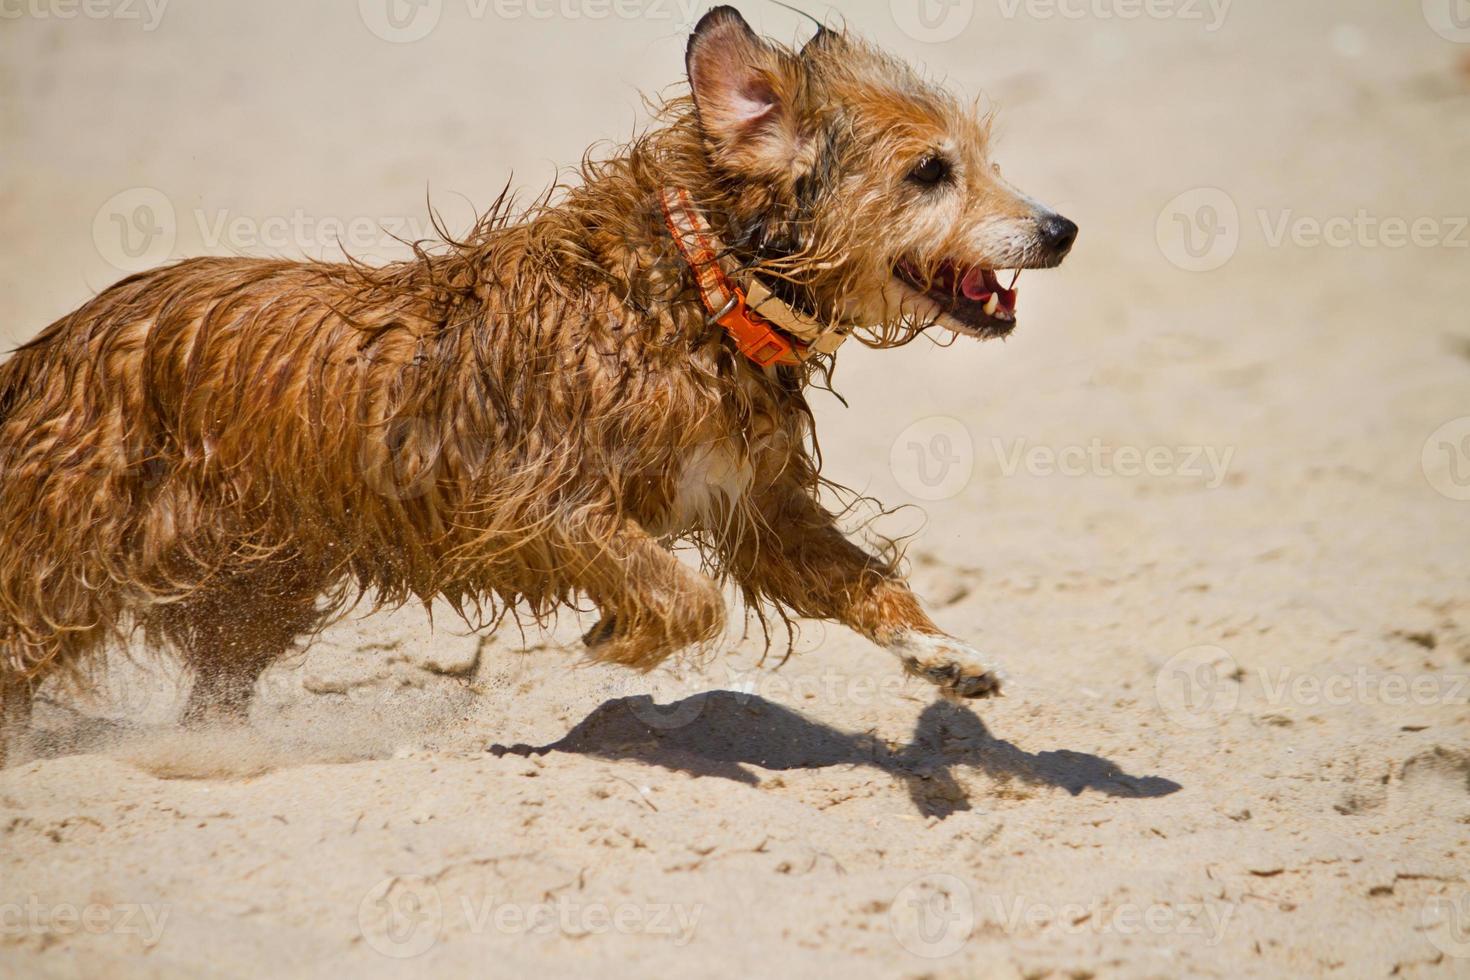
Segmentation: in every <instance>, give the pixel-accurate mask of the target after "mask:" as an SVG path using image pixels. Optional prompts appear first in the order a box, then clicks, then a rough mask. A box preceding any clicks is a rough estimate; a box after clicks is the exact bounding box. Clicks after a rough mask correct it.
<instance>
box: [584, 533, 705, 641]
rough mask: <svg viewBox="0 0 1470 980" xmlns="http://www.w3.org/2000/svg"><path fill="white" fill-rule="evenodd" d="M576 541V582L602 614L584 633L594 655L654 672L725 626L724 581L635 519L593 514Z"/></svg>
mask: <svg viewBox="0 0 1470 980" xmlns="http://www.w3.org/2000/svg"><path fill="white" fill-rule="evenodd" d="M574 540H575V541H576V542H577V543H576V544H575V545H574V546H573V550H572V554H571V555H570V556H568V558H569V560H568V562H567V564H568V566H569V567H571V568H573V569H574V570H575V571H574V584H575V586H576V587H577V588H578V589H579V590H581V591H583V592H585V593H586V594H587V595H588V596H589V597H591V599H592V601H593V602H595V603H596V604H597V607H598V610H599V612H601V614H602V618H601V620H600V621H599V622H598V623H597V625H596V626H594V627H593V628H592V629H591V630H590V631H589V632H588V633H587V635H586V636H584V637H583V638H582V641H583V642H584V643H585V644H586V645H587V647H588V650H589V652H590V653H591V654H592V656H593V657H594V658H596V659H598V660H604V661H608V662H610V663H618V664H623V665H624V666H628V667H635V668H638V669H640V670H650V669H652V668H653V667H655V666H657V665H658V664H659V663H660V662H661V661H662V660H663V659H664V658H665V657H667V656H668V655H669V654H671V653H673V652H675V651H676V650H679V649H680V648H682V647H686V646H689V645H691V644H697V643H702V642H705V641H707V640H710V639H713V638H714V637H715V636H716V635H718V634H719V632H720V630H721V629H722V628H723V627H724V624H725V602H724V598H723V597H722V596H721V594H720V588H719V586H718V585H716V584H715V582H714V581H713V580H711V579H710V578H708V577H706V576H704V575H701V574H700V573H699V572H698V571H696V570H694V569H692V568H690V567H689V566H687V565H685V564H684V563H683V562H681V561H679V560H678V559H677V558H675V557H674V555H673V554H672V553H671V552H670V551H669V550H668V549H667V548H665V547H663V546H662V545H660V544H659V543H658V542H657V541H656V540H654V539H653V538H652V537H651V536H650V535H649V534H648V533H647V532H646V531H644V530H643V528H642V527H640V526H639V525H638V523H637V522H636V521H632V520H626V519H624V520H619V519H616V518H611V517H609V518H606V519H601V518H595V517H594V518H591V519H588V520H585V521H584V522H583V523H582V524H581V526H579V528H578V529H577V532H576V535H575V538H574Z"/></svg>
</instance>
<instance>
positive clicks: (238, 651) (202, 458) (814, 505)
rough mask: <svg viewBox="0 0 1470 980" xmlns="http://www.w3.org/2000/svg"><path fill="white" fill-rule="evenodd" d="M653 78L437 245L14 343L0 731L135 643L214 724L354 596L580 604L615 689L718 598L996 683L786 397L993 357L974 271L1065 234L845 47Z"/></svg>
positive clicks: (237, 272)
mask: <svg viewBox="0 0 1470 980" xmlns="http://www.w3.org/2000/svg"><path fill="white" fill-rule="evenodd" d="M685 67H686V74H687V80H688V83H689V92H688V94H687V95H677V96H675V97H672V98H670V99H668V100H666V101H665V102H663V103H660V104H659V105H658V106H657V107H656V109H657V115H656V117H655V118H656V124H655V125H654V126H653V127H651V128H649V129H648V130H646V131H644V132H642V133H641V134H639V135H637V136H635V138H633V139H632V141H631V142H629V143H628V144H627V145H625V146H623V147H621V148H620V149H619V150H617V151H616V152H613V153H611V154H609V155H608V156H606V157H605V158H602V159H597V160H588V161H584V163H583V166H582V173H581V178H582V179H581V180H580V182H578V183H577V185H576V186H573V187H568V188H562V189H561V190H559V191H555V192H548V194H547V195H545V196H544V197H541V198H538V199H537V201H535V202H534V203H532V204H531V205H529V206H528V207H524V208H517V206H516V205H515V204H514V202H513V199H512V198H511V196H510V195H509V194H508V192H502V194H501V196H500V197H499V198H498V199H497V201H496V202H495V205H494V206H493V207H492V208H491V209H490V211H489V212H488V213H487V214H486V216H485V217H484V218H482V219H481V220H480V221H479V222H478V223H477V225H476V227H475V228H474V229H473V231H472V232H471V233H470V234H469V235H467V236H466V237H465V238H464V239H463V240H451V239H449V238H448V236H446V241H444V242H441V243H438V245H437V246H431V245H424V244H420V245H417V246H415V257H414V258H413V259H412V260H409V261H404V262H399V263H396V264H389V265H385V266H379V267H369V266H366V265H364V264H361V263H356V262H351V261H349V262H345V263H322V262H290V261H278V260H256V259H249V258H198V259H192V260H186V261H183V262H179V263H177V264H174V265H170V266H166V267H163V268H159V269H156V270H152V271H149V272H145V273H142V274H139V275H135V276H132V277H130V278H127V279H124V280H122V281H121V282H118V283H117V284H115V285H113V286H111V287H110V288H108V289H107V290H105V291H104V292H102V293H100V294H99V295H98V296H96V297H95V298H94V299H92V300H91V301H90V302H88V303H86V304H85V305H84V306H82V307H81V308H79V309H78V310H76V311H75V312H73V313H71V314H69V315H68V316H65V317H63V318H62V319H60V320H58V321H57V322H55V323H53V324H52V325H51V326H49V327H48V328H46V329H45V330H44V331H42V332H41V333H40V334H39V335H38V336H36V337H35V339H33V340H31V341H30V342H28V343H26V344H24V345H22V346H21V347H19V348H17V350H16V351H15V352H14V354H13V356H12V357H11V358H10V359H9V360H8V361H6V362H5V363H4V364H3V365H0V724H3V728H4V730H5V731H7V732H10V733H14V732H17V731H20V730H23V729H25V728H26V727H27V726H28V724H29V710H30V703H31V697H32V693H33V691H34V689H35V688H36V686H37V685H39V684H40V683H41V682H42V681H43V680H45V679H46V678H47V677H50V676H52V675H56V674H62V675H65V676H84V675H85V674H86V672H87V665H88V664H89V663H95V662H97V661H98V659H99V657H98V655H99V652H100V651H103V650H105V649H107V648H109V647H111V646H113V645H114V644H115V643H120V642H123V641H125V640H127V639H128V638H129V637H131V636H132V635H134V634H135V633H136V632H139V631H141V633H142V635H143V637H144V639H145V641H146V642H147V643H148V645H149V647H150V648H156V649H168V650H173V651H176V652H177V653H178V654H179V655H180V657H181V658H182V660H183V662H184V663H185V665H186V666H187V667H188V668H189V669H190V670H191V672H192V674H193V676H194V683H193V687H192V690H191V693H190V695H189V699H188V702H187V704H186V706H185V709H184V721H185V722H186V723H199V722H217V721H229V720H235V721H239V720H242V719H243V718H244V716H245V714H246V712H247V710H248V707H249V702H250V698H251V695H252V692H253V689H254V686H255V682H256V680H257V678H258V677H259V675H260V673H261V672H262V671H263V670H264V669H265V668H266V667H267V666H268V665H269V664H270V663H271V662H272V661H273V660H275V659H276V658H278V657H280V656H281V655H282V654H283V653H285V652H286V651H288V650H290V649H292V648H293V647H294V646H295V645H296V644H298V643H299V642H300V641H301V640H302V639H309V638H310V637H312V636H314V635H315V634H316V633H317V632H318V631H320V630H321V629H322V628H323V627H324V626H325V625H327V624H328V623H330V622H331V621H333V620H334V619H335V618H338V617H340V616H341V615H343V614H345V613H346V611H348V610H349V609H351V608H353V607H355V606H356V605H358V604H359V603H361V602H363V601H364V600H365V598H366V597H369V596H370V597H371V598H370V599H369V600H367V601H369V602H370V603H371V604H373V605H374V607H376V606H380V605H382V606H395V605H401V604H404V603H407V602H409V601H414V600H417V601H420V602H424V603H427V602H429V601H431V600H433V599H436V598H437V599H442V600H447V601H448V602H449V603H450V604H452V605H453V607H454V608H455V609H456V610H457V611H458V612H459V613H460V614H461V615H463V616H465V617H466V619H467V620H471V621H473V622H476V623H478V624H481V625H488V626H489V627H492V628H493V627H494V626H495V625H497V624H499V623H501V622H502V620H503V619H504V617H505V615H506V614H507V613H508V612H513V613H514V615H515V616H516V617H519V616H521V615H529V616H531V617H533V618H535V619H537V620H538V621H542V620H544V619H545V618H546V617H549V616H551V615H553V614H554V613H555V612H556V611H557V610H559V609H563V608H567V607H575V608H580V607H581V605H582V604H584V603H585V602H587V601H590V602H591V603H592V604H593V605H595V607H596V609H597V611H598V613H599V617H600V618H599V619H598V622H597V625H596V626H594V627H593V629H592V630H591V631H590V632H589V633H588V634H587V636H586V637H585V638H584V639H585V643H586V645H587V648H588V651H589V654H590V656H591V657H592V658H594V659H596V660H599V661H605V662H609V663H616V664H623V665H626V666H628V667H632V668H637V669H641V670H648V669H650V668H652V667H654V666H655V665H657V664H658V663H660V662H661V661H663V660H664V659H665V658H667V657H668V656H669V655H670V654H672V653H675V652H676V651H679V650H681V649H683V648H686V647H690V646H694V645H699V644H709V643H711V642H713V640H714V639H715V638H716V637H717V636H719V635H720V634H721V632H722V631H723V628H724V624H725V618H726V608H725V601H724V592H723V588H722V587H724V586H731V587H733V589H734V590H736V591H738V593H739V594H740V597H741V599H742V601H743V603H744V605H745V607H746V609H747V610H751V611H754V613H755V615H756V616H757V617H758V618H759V619H760V621H761V623H762V625H763V626H765V625H767V624H768V623H769V622H770V621H771V617H775V618H777V619H779V620H780V621H781V622H784V623H785V625H786V626H787V627H788V628H790V626H791V624H792V623H793V621H794V620H795V619H798V618H815V619H822V620H831V621H835V622H838V623H842V624H844V625H846V626H848V627H850V628H852V629H853V630H855V631H857V632H858V633H860V634H862V635H863V636H865V637H867V638H869V639H870V640H871V641H872V642H874V643H876V644H877V645H879V646H881V647H883V648H885V649H887V650H889V651H891V652H892V653H893V654H894V655H896V656H897V657H898V659H899V661H900V662H901V664H902V667H903V669H905V670H907V671H908V672H909V673H911V674H913V675H916V676H918V677H921V678H924V679H926V680H928V681H930V682H932V683H933V684H935V685H936V686H937V687H938V688H939V689H941V691H942V692H944V693H945V694H946V695H949V696H953V697H958V698H984V697H988V696H992V695H996V694H998V693H1000V691H1001V688H1002V683H1003V676H1002V673H1001V670H1000V668H999V666H998V665H997V664H996V663H995V662H994V661H993V660H991V659H990V658H988V657H987V656H985V655H984V654H982V653H981V652H979V651H977V650H975V649H974V648H972V647H971V646H969V645H968V644H966V643H964V642H962V641H961V640H959V639H956V638H954V637H952V636H950V635H948V634H946V633H945V632H943V631H942V630H941V629H939V627H938V626H936V625H935V624H934V623H933V622H932V621H931V620H930V619H929V617H928V616H927V615H926V614H925V613H924V611H923V609H922V608H921V605H920V602H919V600H918V599H917V598H916V597H915V595H914V594H913V592H912V591H911V590H910V589H909V587H908V586H907V585H906V584H905V581H904V579H903V577H902V575H901V573H900V569H899V565H900V562H899V560H898V559H897V557H896V556H895V554H894V552H895V549H892V548H888V549H879V550H880V551H881V552H882V553H881V554H874V553H870V552H869V551H868V550H865V549H863V548H860V547H858V546H857V545H855V544H854V543H852V542H851V541H849V540H848V539H847V538H846V537H845V536H844V534H843V533H842V531H841V530H840V529H839V526H838V518H837V516H836V515H835V514H834V513H833V512H832V511H831V510H829V509H828V508H827V507H826V506H824V504H823V502H822V490H823V488H824V486H826V484H824V481H823V480H822V478H821V477H820V475H819V467H818V460H819V453H818V451H817V445H816V437H815V432H814V430H813V417H812V413H811V411H810V410H809V408H808V405H807V401H806V398H805V391H806V389H807V387H808V386H809V384H812V383H813V382H820V381H821V380H822V379H823V377H824V372H829V371H830V369H831V367H832V364H833V362H834V359H835V357H836V355H837V350H838V348H839V347H840V345H841V344H842V343H843V342H844V341H845V340H847V339H850V338H855V339H857V340H858V341H859V342H861V343H864V344H867V345H869V346H873V347H886V346H894V345H897V344H901V343H905V342H907V341H909V340H912V339H913V338H915V337H917V336H919V335H921V334H923V333H924V332H925V331H927V330H929V329H930V328H933V327H938V328H943V329H947V330H948V331H950V332H952V333H954V334H960V335H964V336H967V337H977V338H988V337H1003V336H1005V335H1006V334H1008V333H1010V332H1011V331H1012V330H1013V329H1014V327H1015V324H1016V291H1015V288H1014V287H1015V282H1014V279H1012V280H1011V282H1010V283H1009V284H1003V283H1002V281H1001V274H1002V270H1006V271H1011V270H1014V274H1015V275H1017V276H1018V275H1019V273H1020V270H1022V269H1036V268H1047V267H1052V266H1056V265H1057V264H1059V263H1060V262H1061V261H1062V259H1063V258H1064V257H1065V256H1066V255H1067V253H1068V251H1069V250H1070V249H1071V247H1072V243H1073V241H1074V239H1075V238H1076V235H1077V227H1076V225H1074V224H1073V223H1072V222H1070V221H1068V220H1067V219H1065V218H1063V217H1061V216H1060V215H1058V214H1056V213H1054V212H1053V211H1051V210H1050V209H1048V208H1046V207H1044V206H1042V205H1040V204H1038V203H1037V202H1036V201H1034V200H1032V199H1031V198H1029V197H1027V196H1025V195H1024V194H1022V193H1021V192H1019V191H1018V190H1016V189H1015V188H1014V187H1012V186H1011V185H1010V184H1009V183H1007V182H1006V181H1005V179H1004V178H1003V177H1002V176H1001V174H1000V171H999V169H998V168H997V167H996V166H995V165H994V164H993V162H992V161H991V159H990V155H989V152H988V129H989V121H988V117H987V116H985V115H984V114H981V113H979V112H977V111H976V110H975V109H974V108H973V107H970V106H966V105H964V104H962V103H961V102H960V101H958V100H957V99H956V98H955V97H953V96H951V95H950V94H948V93H947V92H946V91H944V90H943V89H941V88H939V87H936V86H934V85H932V84H929V83H927V82H925V81H924V80H923V79H921V78H920V77H919V76H918V75H917V74H916V73H915V72H914V71H912V70H911V69H910V68H909V67H907V66H906V65H905V64H903V63H902V62H900V61H898V60H895V59H894V58H892V57H889V56H888V55H886V54H884V53H882V52H881V51H879V50H877V49H876V48H874V47H873V46H871V45H870V44H868V43H867V42H865V41H863V40H862V39H860V38H858V37H855V36H853V35H851V34H849V33H847V32H845V31H837V30H832V29H829V28H827V27H822V28H821V29H819V30H818V32H817V33H816V34H815V36H813V37H812V38H811V39H810V40H809V41H808V42H807V43H805V44H804V45H803V46H802V47H801V48H800V49H796V48H791V47H786V46H783V45H780V44H777V43H774V42H771V41H768V40H766V39H763V38H761V37H760V36H758V35H757V34H756V33H755V32H754V31H753V30H752V29H751V28H750V27H749V25H748V24H747V23H746V22H745V20H744V19H743V18H742V17H741V15H740V14H739V13H738V12H737V11H736V10H734V9H733V8H730V7H717V8H715V9H713V10H711V11H710V12H709V13H708V14H706V15H705V16H704V17H703V18H702V19H701V20H700V21H699V23H698V24H697V25H696V26H695V28H694V30H693V33H692V35H691V36H690V38H689V42H688V47H687V51H686V58H685ZM829 499H830V498H829ZM679 543H684V544H692V545H694V546H696V547H697V548H698V550H699V553H700V554H701V555H702V557H703V561H702V563H701V564H700V566H699V567H696V566H695V565H693V564H691V563H688V562H685V561H681V560H680V559H679V558H678V557H677V556H676V555H675V553H674V552H673V551H672V550H671V548H672V547H673V546H674V545H675V544H679ZM767 638H768V643H769V631H768V632H767ZM3 744H4V739H3V738H0V746H3ZM0 751H3V748H0ZM0 761H3V757H0Z"/></svg>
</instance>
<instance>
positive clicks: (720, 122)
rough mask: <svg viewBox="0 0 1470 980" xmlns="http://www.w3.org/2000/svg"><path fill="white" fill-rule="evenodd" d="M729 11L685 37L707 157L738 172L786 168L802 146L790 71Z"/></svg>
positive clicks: (717, 11) (715, 13) (713, 14)
mask: <svg viewBox="0 0 1470 980" xmlns="http://www.w3.org/2000/svg"><path fill="white" fill-rule="evenodd" d="M788 60H789V59H787V58H784V57H783V55H782V54H781V52H779V51H778V50H776V49H775V48H773V47H772V46H771V45H769V44H767V43H766V42H764V41H762V40H761V39H760V38H759V37H758V36H757V35H756V33H755V32H754V31H752V30H751V29H750V25H749V24H747V23H746V22H745V18H743V17H741V16H740V13H739V11H737V10H736V9H735V8H734V7H716V8H714V9H713V10H711V11H710V12H709V13H707V14H705V15H704V16H703V17H701V18H700V20H699V23H698V24H696V25H695V27H694V33H693V34H692V35H690V37H689V47H688V50H687V51H686V52H685V56H684V63H685V66H686V68H687V69H688V72H689V87H690V88H691V89H692V90H693V92H694V105H695V108H696V109H697V110H698V113H699V125H700V128H701V129H702V130H703V131H704V135H705V137H706V139H707V140H708V141H709V144H710V148H711V152H712V155H713V156H714V158H715V160H716V161H717V162H718V163H720V164H721V165H723V166H725V167H727V168H729V169H731V170H738V171H747V172H754V173H773V172H780V171H784V170H787V169H789V168H790V167H791V164H792V162H793V160H794V158H795V156H796V153H797V150H798V148H799V146H800V143H801V139H800V133H799V132H798V128H797V121H796V118H795V112H794V111H793V109H794V107H793V104H792V103H793V99H794V95H795V91H796V88H797V83H798V79H797V76H796V74H795V66H794V65H790V64H787V63H786V62H787V61H788Z"/></svg>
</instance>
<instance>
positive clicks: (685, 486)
mask: <svg viewBox="0 0 1470 980" xmlns="http://www.w3.org/2000/svg"><path fill="white" fill-rule="evenodd" d="M754 479H755V467H754V466H753V465H752V464H751V462H750V460H749V459H748V458H746V456H745V455H744V454H743V453H741V452H740V451H739V450H738V449H737V448H736V447H735V446H734V445H733V444H731V443H730V442H728V441H719V442H711V443H706V444H704V445H702V446H699V447H698V448H696V449H694V450H693V451H692V452H690V454H689V456H688V457H687V458H686V459H685V461H684V464H683V466H682V468H681V469H680V472H679V478H678V482H677V483H676V485H675V488H674V499H673V503H672V506H671V507H670V511H671V513H670V523H671V524H672V525H673V527H671V528H670V530H684V529H688V528H692V527H696V526H706V527H707V526H709V525H711V524H713V523H715V522H717V521H720V520H721V518H722V516H723V515H728V514H729V513H730V512H731V511H732V510H733V509H734V508H735V507H737V506H738V505H739V503H740V500H741V498H742V497H744V496H745V495H746V494H747V493H749V492H750V487H751V483H752V482H753V481H754Z"/></svg>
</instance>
